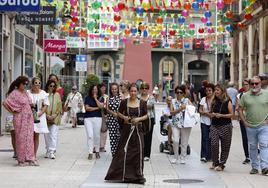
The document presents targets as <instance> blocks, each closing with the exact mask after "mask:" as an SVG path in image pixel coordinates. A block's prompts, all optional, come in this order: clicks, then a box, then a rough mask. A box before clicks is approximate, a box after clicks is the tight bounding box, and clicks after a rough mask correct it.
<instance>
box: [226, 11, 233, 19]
mask: <svg viewBox="0 0 268 188" xmlns="http://www.w3.org/2000/svg"><path fill="white" fill-rule="evenodd" d="M225 15H226V17H227V18H229V19H231V18H233V16H234V14H233V11H231V10H228V11H227V12H226V13H225Z"/></svg>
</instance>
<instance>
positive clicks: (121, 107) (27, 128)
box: [3, 75, 268, 184]
mask: <svg viewBox="0 0 268 188" xmlns="http://www.w3.org/2000/svg"><path fill="white" fill-rule="evenodd" d="M267 80H268V78H267V77H264V76H255V77H253V78H252V79H245V80H244V81H243V88H242V89H240V90H239V91H238V90H236V89H235V87H234V84H232V83H229V87H228V89H226V88H225V87H224V86H223V85H221V84H216V85H214V84H212V83H208V82H207V81H203V82H202V83H203V85H202V88H201V89H200V90H199V95H196V94H194V93H193V92H192V91H191V87H190V85H189V84H188V85H187V84H185V85H179V86H177V87H176V88H175V90H174V91H175V96H173V97H172V96H167V97H166V99H165V100H166V102H167V107H166V109H165V110H164V111H163V114H162V115H163V116H164V117H165V129H167V131H168V143H169V146H170V148H171V147H172V149H173V151H174V156H173V157H172V158H171V163H173V164H177V163H181V164H185V163H186V162H187V157H186V156H187V146H188V141H189V138H190V134H191V129H192V127H193V126H194V124H192V123H191V121H189V119H188V118H189V117H192V116H190V115H188V114H194V113H196V111H198V112H199V114H200V116H201V117H200V123H201V152H200V160H201V161H202V162H204V163H205V162H208V161H212V166H211V167H210V169H214V170H216V171H223V170H224V168H225V165H226V162H227V159H228V156H229V151H230V147H231V142H232V128H233V127H232V118H234V117H235V113H236V111H237V113H239V117H240V127H241V133H242V140H243V148H244V152H245V160H244V161H243V164H247V163H250V162H251V166H252V170H251V171H250V173H251V174H257V173H258V172H259V161H258V150H259V155H260V168H261V173H262V174H264V175H266V174H268V126H267V125H268V91H267V89H262V88H261V86H263V88H265V87H267V85H268V84H267ZM261 82H262V83H261ZM29 83H30V80H29V79H28V78H27V77H25V76H20V77H18V78H17V79H16V80H15V81H14V82H13V83H12V84H11V85H10V88H9V91H8V93H7V97H6V100H5V101H4V102H3V105H4V107H5V108H6V109H7V111H8V112H9V113H10V115H11V116H12V117H13V125H14V130H13V131H12V134H11V135H12V145H13V147H14V151H15V152H14V157H15V158H16V159H17V161H18V165H19V166H25V165H27V164H28V165H31V166H39V163H38V161H37V151H38V145H39V134H44V137H45V145H46V150H47V152H46V154H45V157H46V158H50V159H55V158H56V150H57V142H58V134H59V131H58V130H59V129H58V126H59V125H60V124H61V117H62V114H63V112H64V111H65V112H69V115H70V117H71V120H72V127H73V128H75V127H77V114H78V113H80V112H82V111H83V112H84V113H83V114H84V125H85V132H86V142H87V151H88V156H87V157H88V160H92V159H93V158H95V159H99V158H100V157H101V154H100V152H106V149H105V146H106V140H107V136H109V141H110V147H111V148H110V150H111V154H112V158H113V159H112V162H111V165H110V167H109V169H108V172H107V175H106V177H105V180H117V181H123V182H132V183H141V184H143V183H144V182H145V181H146V179H145V178H144V175H143V166H144V161H149V160H150V158H151V145H152V137H153V132H154V131H153V130H154V124H155V110H154V108H155V104H156V103H158V102H160V101H161V99H159V98H158V94H159V89H158V88H157V87H154V88H153V91H152V94H150V85H149V84H148V83H146V82H142V83H141V85H139V86H138V85H137V84H135V83H133V84H130V83H129V82H128V81H126V80H123V81H121V82H120V84H118V83H111V84H110V86H109V92H108V93H109V95H107V93H106V92H107V91H106V90H107V86H106V85H105V84H93V85H91V87H90V88H89V91H88V92H87V96H84V99H83V97H82V95H81V94H80V93H79V92H78V89H77V87H76V86H73V87H72V91H71V93H70V94H69V95H68V96H67V99H66V101H64V103H63V101H62V95H63V90H62V88H61V87H60V86H59V79H58V78H57V76H56V75H50V76H49V80H48V81H47V83H46V84H45V90H42V89H41V85H42V84H41V80H40V79H39V78H33V79H32V80H31V86H30V89H29V90H26V86H27V85H28V84H29ZM188 116H189V117H188ZM107 133H108V134H107Z"/></svg>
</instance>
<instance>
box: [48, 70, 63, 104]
mask: <svg viewBox="0 0 268 188" xmlns="http://www.w3.org/2000/svg"><path fill="white" fill-rule="evenodd" d="M48 80H53V81H54V82H56V83H57V92H58V93H59V95H60V97H61V99H62V97H63V93H64V91H63V87H61V86H60V80H59V77H58V76H57V75H56V74H50V75H49V76H48Z"/></svg>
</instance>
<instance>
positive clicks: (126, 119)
mask: <svg viewBox="0 0 268 188" xmlns="http://www.w3.org/2000/svg"><path fill="white" fill-rule="evenodd" d="M123 120H124V122H125V123H126V124H127V123H130V120H131V118H130V117H128V116H124V117H123Z"/></svg>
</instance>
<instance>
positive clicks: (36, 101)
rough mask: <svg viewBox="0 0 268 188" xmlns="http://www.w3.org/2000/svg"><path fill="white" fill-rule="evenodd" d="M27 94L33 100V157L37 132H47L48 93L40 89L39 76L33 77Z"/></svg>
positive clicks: (36, 146)
mask: <svg viewBox="0 0 268 188" xmlns="http://www.w3.org/2000/svg"><path fill="white" fill-rule="evenodd" d="M28 94H29V96H30V97H31V99H32V101H33V107H34V110H35V112H36V114H35V113H34V153H35V157H36V154H37V150H38V147H39V134H45V133H48V132H49V131H48V128H47V120H46V110H47V107H48V105H49V101H48V94H47V93H46V92H45V91H44V90H42V89H41V81H40V78H37V77H34V78H33V79H32V82H31V89H30V90H28Z"/></svg>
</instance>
